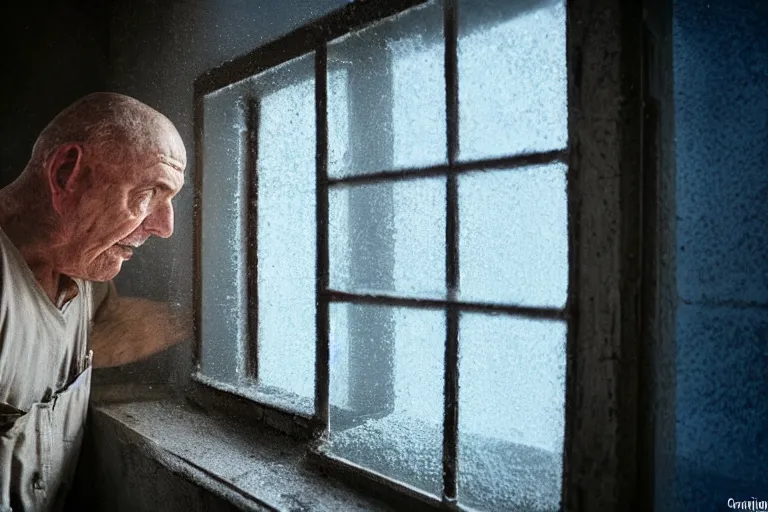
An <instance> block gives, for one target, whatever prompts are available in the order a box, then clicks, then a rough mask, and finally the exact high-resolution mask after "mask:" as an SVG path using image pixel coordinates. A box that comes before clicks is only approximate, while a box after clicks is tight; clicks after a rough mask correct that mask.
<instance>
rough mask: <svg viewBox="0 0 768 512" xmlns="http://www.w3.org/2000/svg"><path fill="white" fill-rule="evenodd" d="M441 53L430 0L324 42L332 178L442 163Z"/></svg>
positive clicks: (436, 12) (437, 13)
mask: <svg viewBox="0 0 768 512" xmlns="http://www.w3.org/2000/svg"><path fill="white" fill-rule="evenodd" d="M444 52H445V50H444V44H443V21H442V6H441V4H440V3H435V2H431V3H430V4H428V5H427V6H426V7H417V8H414V9H411V10H409V11H407V12H406V13H404V14H402V15H400V16H396V17H394V18H392V19H390V20H387V21H383V22H380V23H378V24H376V25H374V26H372V27H370V28H367V29H365V30H361V31H357V32H354V33H352V34H350V35H349V36H347V37H345V38H342V39H340V40H338V41H335V42H332V43H331V44H329V46H328V72H329V80H328V85H329V87H328V121H329V122H328V139H329V148H328V149H329V165H328V173H329V176H330V177H332V178H338V177H342V176H349V175H356V174H368V173H372V172H377V171H390V170H396V169H403V168H412V167H423V166H429V165H435V164H442V163H445V162H446V158H447V157H446V136H445V71H444V69H445V68H444V59H445V57H444V55H445V54H444ZM349 127H354V130H350V129H349Z"/></svg>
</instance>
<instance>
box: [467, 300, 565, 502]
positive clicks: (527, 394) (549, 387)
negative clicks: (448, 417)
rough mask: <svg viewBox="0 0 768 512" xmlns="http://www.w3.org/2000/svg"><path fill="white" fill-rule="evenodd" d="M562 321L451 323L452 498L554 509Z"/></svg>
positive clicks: (476, 318) (561, 419)
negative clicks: (455, 425) (455, 372)
mask: <svg viewBox="0 0 768 512" xmlns="http://www.w3.org/2000/svg"><path fill="white" fill-rule="evenodd" d="M565 335H566V324H565V323H564V322H547V321H537V320H527V319H520V318H514V317H508V316H492V315H484V314H475V313H464V314H462V315H461V320H460V324H459V343H460V345H459V347H460V353H459V356H460V357H459V496H460V500H461V501H462V502H463V503H464V504H467V505H470V506H472V507H477V508H479V509H488V510H553V511H554V510H558V509H559V503H560V490H561V476H562V453H563V447H562V445H563V435H564V429H565Z"/></svg>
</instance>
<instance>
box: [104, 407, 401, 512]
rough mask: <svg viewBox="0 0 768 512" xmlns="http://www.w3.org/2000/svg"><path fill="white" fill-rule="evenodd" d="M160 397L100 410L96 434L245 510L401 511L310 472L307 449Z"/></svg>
mask: <svg viewBox="0 0 768 512" xmlns="http://www.w3.org/2000/svg"><path fill="white" fill-rule="evenodd" d="M152 395H154V393H151V394H150V396H142V397H140V399H141V400H142V401H132V402H127V403H117V402H114V401H111V400H107V401H104V402H101V403H94V404H93V405H92V408H91V411H90V415H91V421H90V428H91V429H92V430H93V432H92V433H91V435H92V436H93V435H97V436H100V435H101V436H103V435H105V434H108V435H113V436H114V437H116V439H110V440H108V442H110V443H122V444H125V445H128V446H129V449H130V451H131V452H132V453H140V454H141V455H142V456H143V457H146V458H148V459H152V460H153V461H154V462H156V463H159V464H160V465H161V466H163V467H165V468H166V469H167V470H169V471H170V472H171V473H173V474H175V475H178V476H181V477H182V478H183V479H184V480H187V481H188V482H191V483H192V484H193V485H195V486H197V487H199V488H202V489H203V490H204V491H207V492H209V493H211V494H213V495H214V496H216V497H218V498H221V499H222V500H224V501H226V502H228V503H230V504H231V505H233V506H234V507H236V508H237V509H241V510H291V511H294V510H295V511H305V510H307V511H309V510H312V511H325V510H327V511H338V510H349V511H358V510H359V511H388V510H393V509H392V508H390V507H389V506H387V505H385V504H383V503H382V502H380V501H376V500H374V499H373V498H370V497H367V496H364V495H361V494H358V493H356V492H355V491H353V490H351V489H350V488H348V487H345V486H344V485H343V484H341V483H339V482H337V481H335V480H333V479H331V478H328V477H327V476H325V475H323V474H322V473H321V472H320V470H319V469H316V468H314V467H312V466H310V465H309V462H308V461H307V459H306V453H307V448H306V445H305V444H304V443H301V442H299V441H296V440H294V439H291V438H289V437H287V436H285V435H282V434H280V433H277V432H273V431H271V430H266V429H264V428H260V427H254V426H249V425H244V424H243V423H241V422H239V421H236V420H233V419H230V418H228V417H226V416H219V415H216V414H209V413H206V412H204V411H202V410H199V409H197V408H195V407H193V406H191V405H189V404H187V403H185V402H183V401H180V400H178V399H176V398H173V397H166V398H158V397H157V396H156V395H155V396H152ZM94 433H95V434H94ZM94 455H96V456H97V457H101V455H99V454H94ZM120 462H121V463H123V462H124V461H120Z"/></svg>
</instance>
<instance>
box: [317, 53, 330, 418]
mask: <svg viewBox="0 0 768 512" xmlns="http://www.w3.org/2000/svg"><path fill="white" fill-rule="evenodd" d="M315 121H316V129H317V137H316V143H317V160H316V170H317V177H316V195H317V196H316V224H317V262H316V264H315V272H316V280H315V283H316V284H315V286H316V293H317V301H316V303H317V312H316V320H315V321H316V331H317V346H316V355H315V415H316V416H317V419H318V421H319V423H320V425H322V428H323V430H324V432H328V428H329V425H328V418H329V398H328V397H329V394H330V368H329V364H330V363H329V361H330V345H329V336H330V317H329V301H328V299H327V298H326V297H325V293H324V292H325V291H326V290H327V289H328V282H329V281H328V274H329V256H328V187H327V185H326V184H327V182H328V49H327V46H326V45H325V44H322V45H320V46H319V47H318V48H317V49H316V50H315Z"/></svg>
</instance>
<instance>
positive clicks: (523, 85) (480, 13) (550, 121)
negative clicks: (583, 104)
mask: <svg viewBox="0 0 768 512" xmlns="http://www.w3.org/2000/svg"><path fill="white" fill-rule="evenodd" d="M458 46H459V47H458V53H459V55H458V58H459V148H460V152H459V155H460V158H461V160H480V159H485V158H494V157H504V156H510V155H515V154H522V153H534V152H542V151H550V150H557V149H562V148H565V147H566V144H567V141H568V123H567V121H566V120H567V119H568V108H567V67H566V60H565V58H566V57H565V4H564V2H563V1H562V0H540V1H538V2H536V1H511V2H510V1H506V0H490V1H489V0H460V1H459V45H458Z"/></svg>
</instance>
